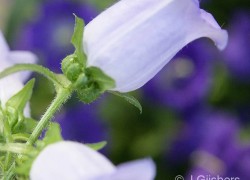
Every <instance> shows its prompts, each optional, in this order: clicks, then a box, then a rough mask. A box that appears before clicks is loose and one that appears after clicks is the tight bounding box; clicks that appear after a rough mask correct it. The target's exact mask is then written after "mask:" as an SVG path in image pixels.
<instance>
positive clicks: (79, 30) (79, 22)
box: [71, 14, 86, 67]
mask: <svg viewBox="0 0 250 180" xmlns="http://www.w3.org/2000/svg"><path fill="white" fill-rule="evenodd" d="M74 16H75V28H74V34H73V36H72V39H71V43H72V44H73V45H74V47H75V52H74V54H76V56H77V60H78V63H79V64H80V65H81V66H82V67H86V57H85V55H84V52H83V44H82V40H83V31H84V21H83V19H81V18H79V17H77V16H76V15H75V14H74Z"/></svg>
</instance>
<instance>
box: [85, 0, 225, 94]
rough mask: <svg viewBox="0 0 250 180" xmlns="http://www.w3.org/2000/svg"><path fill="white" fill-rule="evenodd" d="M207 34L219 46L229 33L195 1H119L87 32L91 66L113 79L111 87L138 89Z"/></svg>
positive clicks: (98, 17)
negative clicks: (184, 49)
mask: <svg viewBox="0 0 250 180" xmlns="http://www.w3.org/2000/svg"><path fill="white" fill-rule="evenodd" d="M201 37H208V38H210V39H212V40H213V41H214V42H215V45H216V46H217V47H218V48H219V49H220V50H222V49H224V48H225V46H226V44H227V39H228V34H227V32H226V31H225V30H222V29H221V28H220V26H219V25H218V24H217V22H216V21H215V20H214V18H213V16H212V15H211V14H209V13H207V12H205V11H204V10H202V9H200V8H199V2H198V1H197V0H144V1H142V0H134V1H131V0H121V1H119V2H118V3H116V4H115V5H113V6H112V7H110V8H109V9H107V10H106V11H104V12H103V13H101V14H100V15H99V16H97V17H96V18H95V19H94V20H93V21H91V22H90V23H89V24H88V25H87V26H86V27H85V31H84V38H83V40H84V51H85V53H86V55H87V66H95V67H98V68H100V69H101V70H102V71H103V72H104V73H105V74H107V75H108V76H110V77H111V78H113V79H114V80H115V83H116V86H115V88H113V89H112V90H116V91H120V92H129V91H133V90H136V89H138V88H140V87H141V86H143V85H144V84H145V83H147V82H148V81H149V80H150V79H151V78H153V77H154V76H155V75H156V74H157V73H158V72H159V71H160V70H161V69H162V68H163V67H164V66H165V65H166V64H167V63H168V62H169V61H170V59H171V58H173V56H174V55H175V54H176V53H177V52H178V51H179V50H181V49H182V48H183V47H184V46H185V45H187V44H188V43H190V42H191V41H194V40H196V39H198V38H201Z"/></svg>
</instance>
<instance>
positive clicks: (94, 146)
mask: <svg viewBox="0 0 250 180" xmlns="http://www.w3.org/2000/svg"><path fill="white" fill-rule="evenodd" d="M85 145H86V146H88V147H90V148H92V149H94V150H96V151H99V150H100V149H102V148H104V147H105V146H106V145H107V142H106V141H101V142H98V143H88V144H85Z"/></svg>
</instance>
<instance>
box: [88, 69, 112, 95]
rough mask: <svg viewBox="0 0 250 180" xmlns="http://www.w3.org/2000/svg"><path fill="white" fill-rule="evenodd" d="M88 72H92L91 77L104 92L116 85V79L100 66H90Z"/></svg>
mask: <svg viewBox="0 0 250 180" xmlns="http://www.w3.org/2000/svg"><path fill="white" fill-rule="evenodd" d="M87 74H90V78H91V79H93V80H94V81H95V82H96V83H97V84H98V88H99V90H100V92H102V93H103V92H104V91H106V90H109V89H112V88H114V87H115V81H114V80H113V79H112V78H111V77H109V76H108V75H106V74H105V73H104V72H103V71H102V70H101V69H100V68H97V67H89V68H87Z"/></svg>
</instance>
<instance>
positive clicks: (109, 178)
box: [30, 141, 155, 180]
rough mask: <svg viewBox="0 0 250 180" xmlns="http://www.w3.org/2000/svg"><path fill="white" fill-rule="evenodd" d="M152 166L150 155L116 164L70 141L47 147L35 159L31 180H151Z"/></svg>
mask: <svg viewBox="0 0 250 180" xmlns="http://www.w3.org/2000/svg"><path fill="white" fill-rule="evenodd" d="M154 177H155V165H154V163H153V161H152V160H151V159H149V158H146V159H142V160H136V161H132V162H128V163H124V164H121V165H118V166H117V167H115V166H114V165H113V164H112V163H111V162H110V161H109V160H108V159H107V158H106V157H105V156H103V155H102V154H100V153H98V152H97V151H95V150H93V149H91V148H90V147H88V146H86V145H84V144H80V143H76V142H73V141H62V142H58V143H55V144H52V145H49V146H47V147H46V148H45V149H44V150H43V151H42V152H41V153H40V154H39V155H38V157H37V158H36V159H35V161H34V163H33V165H32V168H31V171H30V178H31V179H32V180H47V179H60V180H69V179H70V180H153V179H154Z"/></svg>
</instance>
